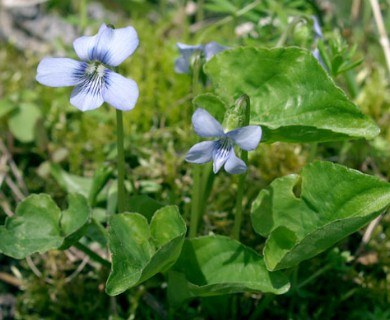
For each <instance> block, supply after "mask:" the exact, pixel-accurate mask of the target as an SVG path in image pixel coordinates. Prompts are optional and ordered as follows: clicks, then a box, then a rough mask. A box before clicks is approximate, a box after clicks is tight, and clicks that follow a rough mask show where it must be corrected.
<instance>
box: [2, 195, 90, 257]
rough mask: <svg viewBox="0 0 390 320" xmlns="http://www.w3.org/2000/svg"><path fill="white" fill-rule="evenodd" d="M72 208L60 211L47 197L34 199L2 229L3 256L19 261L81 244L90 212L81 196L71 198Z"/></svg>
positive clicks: (17, 209) (26, 203) (19, 208)
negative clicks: (76, 243)
mask: <svg viewBox="0 0 390 320" xmlns="http://www.w3.org/2000/svg"><path fill="white" fill-rule="evenodd" d="M68 201H69V207H68V209H67V210H65V211H61V210H60V209H59V208H58V206H57V205H56V204H55V202H54V201H53V200H52V198H51V197H50V196H49V195H47V194H39V195H31V196H29V197H27V198H26V199H25V200H23V201H22V202H21V203H20V204H19V205H18V206H17V208H16V212H15V215H14V216H12V217H8V218H7V219H6V221H5V224H4V226H0V239H1V241H0V252H2V253H4V254H5V255H8V256H10V257H13V258H16V259H22V258H25V257H27V256H29V255H31V254H33V253H35V252H39V253H43V252H46V251H48V250H50V249H63V248H66V247H69V246H70V245H72V244H73V243H74V242H76V241H78V240H79V238H80V237H81V236H82V235H83V233H82V232H81V230H84V229H83V227H84V226H85V225H86V224H87V223H88V222H89V218H90V209H89V207H88V204H87V201H86V199H85V198H84V197H83V196H82V195H80V194H70V195H69V196H68Z"/></svg>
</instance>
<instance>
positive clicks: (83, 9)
mask: <svg viewBox="0 0 390 320" xmlns="http://www.w3.org/2000/svg"><path fill="white" fill-rule="evenodd" d="M87 3H88V0H81V1H80V4H79V6H80V9H79V10H80V32H81V33H84V31H85V28H86V27H87V24H88V12H87Z"/></svg>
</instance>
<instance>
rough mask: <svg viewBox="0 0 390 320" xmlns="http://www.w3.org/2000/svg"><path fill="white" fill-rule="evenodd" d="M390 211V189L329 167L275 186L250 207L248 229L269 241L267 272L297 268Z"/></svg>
mask: <svg viewBox="0 0 390 320" xmlns="http://www.w3.org/2000/svg"><path fill="white" fill-rule="evenodd" d="M388 206H390V184H389V183H388V182H385V181H382V180H379V179H378V178H376V177H372V176H369V175H365V174H362V173H361V172H359V171H356V170H352V169H348V168H346V167H343V166H341V165H336V164H332V163H330V162H315V163H312V164H309V165H307V166H306V167H304V168H303V170H302V172H301V174H300V175H296V174H293V175H289V176H286V177H282V178H279V179H276V180H274V181H273V182H272V183H271V185H270V186H269V187H268V188H266V189H264V190H262V191H261V192H260V194H259V195H258V197H257V199H256V200H255V202H254V203H253V206H252V213H251V217H252V225H253V227H254V229H255V230H256V231H257V232H258V233H259V234H261V235H263V236H265V237H268V239H267V241H266V245H265V248H264V259H265V262H266V264H267V267H268V269H269V270H278V269H283V268H289V267H293V266H295V265H297V264H298V263H299V262H301V261H303V260H306V259H309V258H311V257H314V256H315V255H317V254H319V253H321V252H323V251H324V250H326V249H327V248H329V247H331V246H332V245H334V244H335V243H337V242H338V241H340V240H341V239H343V238H345V237H347V236H348V235H349V234H351V233H353V232H355V231H357V230H359V229H360V228H362V227H363V226H364V225H366V224H367V223H368V222H370V221H371V220H373V219H374V218H375V217H377V216H378V215H379V214H380V213H381V212H383V210H384V209H386V208H387V207H388Z"/></svg>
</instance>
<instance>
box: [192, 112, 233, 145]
mask: <svg viewBox="0 0 390 320" xmlns="http://www.w3.org/2000/svg"><path fill="white" fill-rule="evenodd" d="M192 125H193V126H194V130H195V132H196V134H197V135H198V136H200V137H202V138H220V137H223V136H225V133H224V131H223V128H222V126H221V124H220V123H219V122H218V121H217V120H215V118H214V117H213V116H212V115H211V114H210V113H208V112H207V111H206V110H204V109H202V108H198V109H196V111H195V112H194V114H193V115H192Z"/></svg>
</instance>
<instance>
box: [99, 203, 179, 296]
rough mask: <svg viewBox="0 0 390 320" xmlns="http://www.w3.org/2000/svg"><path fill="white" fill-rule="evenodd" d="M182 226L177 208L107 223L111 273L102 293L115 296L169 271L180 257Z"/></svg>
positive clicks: (130, 215) (128, 215) (119, 217)
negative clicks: (150, 216)
mask: <svg viewBox="0 0 390 320" xmlns="http://www.w3.org/2000/svg"><path fill="white" fill-rule="evenodd" d="M185 234H186V225H185V222H184V220H183V218H182V217H181V216H180V213H179V211H178V209H177V207H174V206H166V207H164V208H162V209H160V210H158V211H156V213H155V214H154V216H153V217H152V220H151V222H150V226H149V225H148V222H147V219H146V218H145V217H144V216H142V215H140V214H138V213H123V214H116V215H114V216H112V217H111V219H110V229H109V248H110V251H111V253H112V270H111V274H110V276H109V278H108V280H107V286H106V292H107V293H108V294H109V295H111V296H115V295H118V294H120V293H122V292H124V291H125V290H127V289H129V288H131V287H133V286H135V285H137V284H139V283H141V282H143V281H145V280H147V279H149V278H150V277H152V276H154V275H155V274H157V273H159V272H164V271H166V270H167V269H169V268H170V267H171V266H172V265H173V264H174V263H175V261H176V259H177V257H178V256H179V254H180V251H181V248H182V245H183V241H184V236H185Z"/></svg>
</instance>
